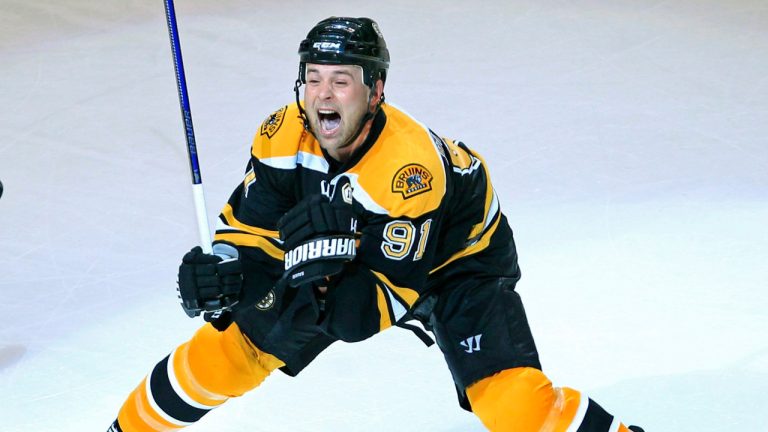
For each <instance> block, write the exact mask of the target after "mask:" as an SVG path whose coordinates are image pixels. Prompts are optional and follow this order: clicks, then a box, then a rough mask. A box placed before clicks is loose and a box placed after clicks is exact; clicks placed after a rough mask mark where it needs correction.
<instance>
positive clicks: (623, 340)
mask: <svg viewBox="0 0 768 432" xmlns="http://www.w3.org/2000/svg"><path fill="white" fill-rule="evenodd" d="M176 9H177V17H178V20H179V31H180V35H181V43H182V49H183V54H184V61H185V66H186V73H187V80H188V86H189V92H190V101H191V107H192V116H193V119H194V125H195V132H196V137H197V143H198V151H199V155H200V162H201V166H202V174H203V180H204V185H205V192H206V198H207V203H208V213H209V215H210V218H211V219H212V220H213V218H214V217H215V216H216V215H217V214H218V211H219V209H220V208H221V206H222V205H223V204H224V203H225V202H226V199H227V198H228V196H229V194H230V192H231V190H232V189H233V188H234V186H235V185H236V184H237V183H238V182H239V181H241V178H242V173H243V169H244V167H245V164H246V162H247V158H248V154H249V153H248V152H249V146H250V142H251V139H252V137H253V134H254V133H255V131H256V129H257V128H258V126H259V124H260V122H261V121H262V120H263V119H264V118H265V117H266V116H267V115H268V114H270V113H272V112H273V111H274V110H275V109H277V108H278V107H280V106H282V105H285V104H287V103H290V102H291V101H292V100H293V92H292V86H293V81H294V79H295V77H296V73H297V66H298V57H297V55H296V50H297V48H298V43H299V42H300V40H301V39H302V38H303V37H304V36H305V35H306V33H307V31H308V30H309V29H310V28H311V27H312V26H313V25H314V24H315V23H316V22H318V21H319V20H321V19H323V18H326V17H328V16H331V15H349V16H369V17H372V18H374V19H375V20H377V21H378V23H379V25H380V28H381V30H382V32H383V34H384V36H385V38H386V40H387V43H388V45H389V48H390V52H391V56H392V64H391V68H390V73H389V77H388V82H387V86H386V95H387V100H388V101H390V102H393V103H395V104H397V105H398V106H400V107H402V108H404V109H405V110H407V111H408V112H409V113H410V114H412V115H413V116H415V117H416V118H418V119H419V120H420V121H422V122H423V123H425V124H427V125H428V126H429V127H431V128H432V129H434V130H435V131H437V132H438V133H440V134H442V135H445V136H449V137H452V138H457V139H461V140H463V141H464V142H466V143H467V144H468V145H469V146H471V147H472V148H474V149H476V150H477V151H478V152H480V153H481V154H482V155H483V156H484V157H485V158H486V161H487V163H488V164H489V165H490V169H491V172H492V175H493V180H494V185H495V187H496V190H497V192H498V195H499V198H500V199H501V203H502V209H503V211H504V212H505V214H506V215H507V216H508V217H509V220H510V223H511V224H512V227H513V229H514V230H515V233H516V240H517V243H518V251H519V253H520V262H521V266H522V270H523V279H522V280H521V282H520V284H519V285H518V291H519V292H520V294H521V296H522V298H523V301H524V303H525V305H526V308H527V312H528V318H529V321H530V323H531V326H532V329H533V332H534V336H535V337H536V341H537V345H538V348H539V351H540V354H541V358H542V363H543V365H544V370H545V372H546V373H547V374H548V375H549V377H550V378H552V380H553V381H554V382H555V384H556V385H561V386H569V387H575V388H578V389H581V390H583V391H584V392H586V393H587V394H588V395H590V396H592V397H593V398H594V399H596V400H597V401H599V403H601V404H602V405H603V406H604V407H605V408H607V409H608V410H609V411H610V412H612V413H614V414H616V415H617V416H619V417H620V418H621V419H623V420H624V421H625V423H628V424H629V423H634V424H640V425H642V426H644V427H645V428H646V430H647V431H649V432H650V431H725V430H728V431H736V430H768V419H767V418H766V415H765V410H766V408H768V404H766V399H765V395H764V391H765V389H766V388H768V339H766V336H765V334H766V329H768V290H766V282H765V281H766V280H768V265H766V261H767V260H768V229H766V222H768V138H767V135H768V134H767V132H768V126H766V125H768V4H767V3H766V2H765V1H761V0H735V1H729V2H723V1H713V0H704V1H693V0H677V1H674V0H670V1H650V0H648V1H644V0H641V1H623V0H621V1H611V2H608V1H594V0H593V1H579V2H568V1H555V0H544V1H531V0H504V1H501V0H493V1H484V2H482V3H480V2H464V1H453V0H449V1H437V0H427V1H421V2H412V1H405V0H393V1H389V2H386V3H383V2H373V1H364V0H360V1H354V2H352V1H341V0H329V1H326V2H322V3H318V2H309V1H297V0H286V1H282V2H266V1H253V0H251V1H246V0H222V1H218V2H205V1H202V0H179V1H177V3H176ZM0 59H2V61H0V107H1V108H0V109H2V115H0V181H2V182H3V184H4V187H5V190H4V193H3V196H2V198H0V299H2V302H1V303H0V304H2V306H3V307H2V312H0V430H3V431H14V432H15V431H25V432H28V431H38V432H45V431H86V430H87V431H98V430H105V429H106V428H107V426H108V425H109V423H110V422H111V421H112V420H113V419H114V417H115V416H116V414H117V411H118V409H119V406H120V405H121V404H122V402H123V400H124V399H125V397H126V396H127V394H128V393H129V392H130V390H132V389H133V387H134V386H135V385H136V384H137V383H138V382H139V381H140V380H141V379H142V377H143V376H144V375H145V374H146V373H147V372H149V371H150V370H151V368H152V367H153V366H154V364H155V363H156V362H157V361H159V360H160V359H161V358H162V357H164V356H165V355H167V354H168V353H169V352H170V351H171V350H172V349H173V348H174V347H175V346H177V345H178V344H179V343H181V342H183V341H185V340H187V339H188V338H189V337H190V336H191V334H192V332H194V330H195V329H196V328H197V327H198V326H199V325H200V324H201V322H202V321H200V320H190V319H189V318H187V317H186V315H185V314H184V313H183V312H182V310H181V308H180V307H179V305H178V301H177V299H176V292H175V284H176V271H177V268H178V264H179V262H180V260H181V257H182V255H183V254H184V253H185V252H186V251H187V250H189V249H190V248H191V247H192V246H194V245H195V244H197V242H198V239H197V229H196V225H195V224H196V222H195V218H194V210H193V202H192V197H191V193H190V184H191V181H190V175H189V170H188V161H187V156H186V145H185V142H184V134H183V129H182V125H181V118H180V115H179V107H178V97H177V93H176V84H175V78H174V73H173V64H172V61H171V53H170V47H169V42H168V35H167V28H166V23H165V15H164V10H163V4H162V2H160V1H156V2H146V1H119V2H118V1H114V0H108V1H101V2H93V1H88V0H66V1H52V0H40V1H36V2H32V3H30V2H27V1H22V0H0ZM245 429H247V430H251V431H291V432H292V431H393V430H396V431H404V432H408V431H414V432H415V431H440V432H448V431H451V432H460V431H481V430H483V427H482V425H481V424H480V423H479V422H478V421H476V420H475V418H474V417H473V416H472V415H471V414H469V413H466V412H464V411H462V410H461V409H460V408H459V406H458V404H457V403H456V399H455V394H454V389H453V384H452V382H451V379H450V374H449V373H448V371H447V369H446V367H445V366H444V362H443V360H442V356H441V354H440V352H439V350H438V349H437V348H436V347H432V348H429V349H427V348H425V347H424V346H423V345H422V344H421V342H420V341H419V340H418V339H416V338H415V337H413V336H412V335H411V334H410V333H409V332H405V331H402V330H400V329H394V330H389V331H387V332H385V333H383V334H381V335H378V336H377V337H375V338H372V339H370V340H368V341H365V342H362V343H359V344H342V343H339V344H336V345H334V346H332V347H331V348H330V349H329V350H328V351H326V352H325V353H324V354H323V355H321V356H320V357H319V358H318V359H317V361H316V362H315V363H313V364H312V365H311V366H310V367H309V368H307V369H306V370H305V371H304V372H303V373H302V374H301V375H299V376H298V377H297V378H288V377H287V376H284V375H282V374H280V373H276V374H275V375H273V376H272V377H270V379H268V380H267V381H266V382H265V383H264V384H263V385H262V386H261V387H260V388H259V389H257V390H256V391H255V392H253V393H251V394H248V395H246V396H245V397H243V398H240V399H238V400H233V401H230V402H229V403H228V404H227V405H226V406H225V407H223V408H221V409H218V410H216V411H214V412H212V413H211V414H209V415H208V416H207V417H206V418H205V419H204V420H203V421H201V422H200V423H199V424H197V425H194V426H192V427H190V428H189V430H190V431H214V430H216V431H219V430H245Z"/></svg>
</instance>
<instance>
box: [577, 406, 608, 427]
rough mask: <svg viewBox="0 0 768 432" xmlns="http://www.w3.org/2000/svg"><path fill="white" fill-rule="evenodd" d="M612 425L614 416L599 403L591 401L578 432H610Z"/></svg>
mask: <svg viewBox="0 0 768 432" xmlns="http://www.w3.org/2000/svg"><path fill="white" fill-rule="evenodd" d="M611 423H613V416H612V415H610V414H608V412H607V411H606V410H604V409H603V407H601V406H600V405H598V404H597V402H595V401H593V400H592V399H590V400H589V405H587V413H586V414H585V415H584V420H582V421H581V425H579V428H578V429H577V430H576V432H608V430H609V429H610V428H611Z"/></svg>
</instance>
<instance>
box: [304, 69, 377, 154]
mask: <svg viewBox="0 0 768 432" xmlns="http://www.w3.org/2000/svg"><path fill="white" fill-rule="evenodd" d="M306 78H307V86H306V88H305V89H304V109H305V110H306V112H307V119H308V120H309V124H310V127H311V128H312V132H314V134H315V137H316V138H317V141H318V142H319V143H320V146H321V147H323V148H324V149H325V150H326V151H327V152H328V153H329V154H330V155H331V156H332V157H333V158H334V159H336V160H339V161H345V160H346V159H347V158H349V156H350V155H351V154H352V151H354V149H355V148H357V146H359V145H360V144H361V143H362V141H363V139H364V135H365V134H366V132H367V131H364V132H363V133H361V134H360V136H359V137H354V134H355V132H357V129H358V128H359V127H360V122H361V120H362V118H363V116H364V115H365V114H366V112H368V110H370V109H372V106H373V107H375V103H376V101H375V100H374V101H371V98H370V93H371V90H370V89H369V88H368V86H366V85H365V83H363V71H362V68H361V67H360V66H353V65H319V64H311V63H308V64H307V77H306ZM374 99H376V98H374ZM376 100H378V99H376ZM355 138H357V139H355Z"/></svg>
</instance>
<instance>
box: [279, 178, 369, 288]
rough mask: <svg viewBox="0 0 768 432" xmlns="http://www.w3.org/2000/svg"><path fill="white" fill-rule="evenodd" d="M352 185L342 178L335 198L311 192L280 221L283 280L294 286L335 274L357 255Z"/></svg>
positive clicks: (336, 188) (337, 184)
mask: <svg viewBox="0 0 768 432" xmlns="http://www.w3.org/2000/svg"><path fill="white" fill-rule="evenodd" d="M356 227H357V218H356V217H355V215H354V213H353V212H352V186H351V185H350V183H349V179H348V178H346V177H342V178H341V179H339V181H338V182H337V183H336V187H335V188H334V193H333V197H332V198H331V199H328V198H327V197H326V196H324V195H319V194H318V195H310V196H308V197H306V198H304V199H303V200H301V201H300V202H299V203H298V204H296V206H295V207H294V208H292V209H291V210H289V211H288V213H286V214H285V215H284V216H283V217H282V218H280V221H279V222H278V224H277V228H278V230H280V239H281V240H282V241H283V250H284V251H285V272H284V273H283V279H285V281H286V282H287V283H288V285H290V286H292V287H296V286H299V285H302V284H305V283H309V282H312V281H315V280H318V279H322V278H325V277H328V276H333V275H335V274H337V273H339V272H341V270H342V269H343V268H344V263H346V262H349V261H352V260H353V259H354V258H355V250H356V249H355V229H356Z"/></svg>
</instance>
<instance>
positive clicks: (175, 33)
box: [165, 0, 203, 184]
mask: <svg viewBox="0 0 768 432" xmlns="http://www.w3.org/2000/svg"><path fill="white" fill-rule="evenodd" d="M165 16H166V18H167V20H168V36H169V37H170V38H171V51H172V52H173V65H174V67H175V69H176V84H177V87H178V91H179V104H180V106H181V118H182V121H183V123H184V134H185V136H186V139H187V151H188V152H189V165H190V170H191V172H192V183H193V184H201V183H202V182H203V179H202V175H201V173H200V162H199V161H198V159H197V145H196V143H195V129H194V127H193V126H192V112H191V110H190V108H189V95H188V93H187V77H186V75H185V74H184V60H183V59H182V57H181V43H180V42H179V28H178V26H177V25H176V9H175V7H174V6H173V0H165Z"/></svg>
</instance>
